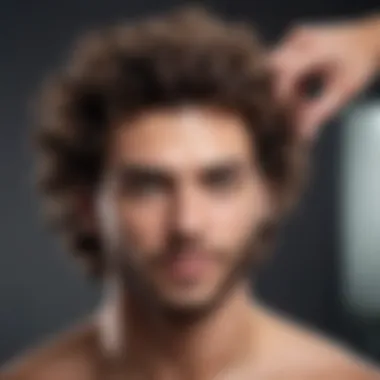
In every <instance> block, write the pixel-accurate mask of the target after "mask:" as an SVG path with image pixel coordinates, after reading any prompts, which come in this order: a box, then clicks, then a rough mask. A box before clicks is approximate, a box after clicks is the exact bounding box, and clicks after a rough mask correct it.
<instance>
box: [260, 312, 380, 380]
mask: <svg viewBox="0 0 380 380" xmlns="http://www.w3.org/2000/svg"><path fill="white" fill-rule="evenodd" d="M262 316H263V317H262V318H264V319H265V321H266V322H265V323H266V326H267V327H266V330H267V331H268V332H267V336H268V339H267V344H269V346H267V352H268V354H269V353H270V352H271V355H272V357H275V358H278V359H276V363H277V364H276V365H277V366H278V369H277V371H278V372H279V373H280V372H281V373H282V374H283V375H284V374H285V373H286V374H289V375H288V376H289V379H292V380H298V379H302V380H303V379H310V380H324V379H334V380H341V379H342V380H380V369H379V368H376V366H375V365H374V364H373V363H371V362H370V361H369V360H367V359H364V358H362V357H360V356H359V355H357V354H356V353H354V352H352V351H351V350H350V349H349V348H348V347H345V346H343V345H341V344H338V343H336V342H334V341H332V340H330V339H328V338H326V337H324V336H323V335H322V334H319V333H317V332H315V331H312V330H309V329H307V328H305V327H303V326H301V325H298V324H297V323H294V322H292V321H290V320H289V319H287V318H285V317H282V316H279V315H276V314H275V313H272V312H267V311H264V312H263V314H262ZM281 379H284V380H285V379H287V377H284V376H281Z"/></svg>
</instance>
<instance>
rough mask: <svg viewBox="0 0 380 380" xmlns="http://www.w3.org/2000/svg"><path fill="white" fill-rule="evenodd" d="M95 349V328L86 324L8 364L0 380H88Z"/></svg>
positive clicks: (90, 376)
mask: <svg viewBox="0 0 380 380" xmlns="http://www.w3.org/2000/svg"><path fill="white" fill-rule="evenodd" d="M96 348H97V339H96V328H95V325H94V324H92V323H91V322H88V323H85V324H83V325H81V326H78V327H75V328H74V329H72V330H70V331H68V332H65V333H63V334H60V335H59V336H56V337H55V339H53V340H52V341H50V342H48V343H47V344H45V345H42V346H40V347H38V348H35V349H32V350H29V351H28V352H26V353H25V354H24V355H23V356H21V357H20V358H16V359H15V360H13V361H11V363H9V364H8V365H6V366H5V367H4V369H2V370H1V371H0V380H90V379H92V377H93V376H92V373H93V372H94V369H93V368H92V367H93V363H94V360H96V359H95V357H94V356H95V355H96V353H95V351H96Z"/></svg>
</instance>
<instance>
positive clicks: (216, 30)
mask: <svg viewBox="0 0 380 380" xmlns="http://www.w3.org/2000/svg"><path fill="white" fill-rule="evenodd" d="M272 82H273V78H272V76H271V73H270V71H269V70H268V68H267V66H266V64H265V49H264V47H263V46H262V45H261V43H260V41H259V40H258V38H257V36H256V34H255V32H254V30H252V28H251V27H249V26H247V25H244V24H241V23H236V22H231V21H230V22H227V21H225V20H222V19H220V18H219V17H218V16H215V15H213V14H212V13H210V12H208V11H206V10H204V9H200V8H197V9H194V8H190V9H189V8H186V9H179V10H174V11H170V12H168V13H166V14H162V15H158V16H154V17H150V18H146V19H142V20H138V21H135V22H131V23H127V24H125V25H118V26H112V27H107V28H105V29H104V30H100V31H97V32H93V33H90V34H89V35H87V36H85V37H84V38H82V39H80V40H79V43H78V44H77V45H76V46H75V48H74V49H73V52H72V54H71V56H70V58H69V60H68V62H67V63H66V64H65V65H64V66H63V67H62V68H60V70H58V72H57V73H56V74H55V75H54V76H53V77H51V78H49V80H48V81H47V83H46V84H45V86H44V90H43V92H42V97H41V98H40V100H41V101H40V102H39V105H40V107H39V108H38V114H37V115H38V117H37V134H36V142H37V144H36V145H37V149H36V150H37V152H36V153H37V169H38V171H37V175H38V188H39V191H40V193H41V195H42V198H43V202H44V205H45V207H44V210H46V211H47V216H48V220H49V221H50V223H51V225H52V226H54V227H55V228H56V229H58V231H59V232H60V233H61V234H62V236H64V237H65V239H64V240H65V241H66V242H68V243H69V246H70V249H71V250H72V252H74V253H76V254H77V256H78V257H80V258H83V259H84V260H85V262H86V263H87V264H88V265H89V268H90V269H91V271H92V272H95V273H100V272H101V271H102V267H103V258H102V256H103V255H102V249H101V244H100V238H99V236H98V235H97V233H96V232H95V231H93V232H89V231H85V229H84V228H83V226H81V223H80V218H78V207H77V206H78V202H77V197H78V194H79V193H80V192H81V191H88V192H89V194H91V193H93V192H94V190H95V188H96V186H97V183H98V181H99V180H100V176H101V174H102V164H103V157H104V154H105V141H106V136H107V133H108V131H109V129H110V128H111V126H112V125H113V124H114V122H115V120H118V119H119V118H120V117H123V118H127V117H130V116H133V115H134V114H136V113H137V112H140V111H144V110H146V109H147V108H149V107H164V106H173V105H174V106H175V105H180V104H188V103H191V104H199V105H204V104H210V105H217V106H221V107H224V108H225V109H228V110H232V111H234V112H238V114H239V115H240V116H241V117H242V118H243V120H244V121H245V123H246V125H247V128H248V130H249V132H250V133H251V134H252V136H254V139H252V141H253V143H254V144H255V149H256V151H257V155H258V161H259V165H260V167H261V169H262V170H263V172H264V173H265V175H266V177H267V178H268V180H269V182H270V183H271V184H272V185H273V187H274V188H275V189H276V191H277V194H278V197H277V199H278V205H279V210H284V209H285V206H286V205H288V204H289V202H290V200H291V199H295V198H296V195H297V193H298V190H299V189H300V184H301V182H302V181H301V180H302V178H303V176H302V173H303V172H304V170H302V166H303V164H304V162H305V160H304V159H303V158H302V157H303V155H302V154H301V151H302V149H301V144H299V141H298V140H297V138H296V136H295V133H294V129H293V128H291V125H290V124H289V122H288V121H287V120H286V118H285V117H284V113H283V112H282V111H281V109H280V108H279V107H278V106H277V104H276V101H275V99H274V96H273V94H272Z"/></svg>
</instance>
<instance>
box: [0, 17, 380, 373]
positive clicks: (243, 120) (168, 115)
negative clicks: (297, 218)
mask: <svg viewBox="0 0 380 380" xmlns="http://www.w3.org/2000/svg"><path fill="white" fill-rule="evenodd" d="M379 51H380V49H379ZM274 61H275V59H274V58H273V62H274ZM272 75H273V72H272V69H271V68H270V67H269V65H268V61H267V56H266V54H265V51H264V50H263V49H262V48H261V47H260V45H259V43H258V42H257V39H256V38H255V37H254V36H253V34H252V31H251V30H250V29H249V28H248V29H247V28H245V27H242V26H239V25H236V24H227V23H224V22H222V21H221V20H219V19H217V18H214V17H213V16H211V15H209V14H207V13H206V12H203V11H192V10H185V11H180V12H173V13H169V14H167V15H164V16H161V17H157V18H152V19H149V20H144V21H141V22H138V23H136V24H131V25H127V26H125V27H116V28H111V29H108V30H106V31H104V32H99V33H96V34H94V35H91V36H90V37H88V38H86V39H85V40H84V41H82V44H80V45H79V46H78V47H77V49H76V50H75V51H74V55H73V57H72V58H71V60H70V61H69V63H68V64H67V66H65V67H64V68H63V69H62V70H61V71H60V72H59V73H58V75H57V76H56V77H55V79H54V80H53V81H51V82H50V83H49V84H48V85H47V90H46V92H45V95H44V96H43V99H42V103H41V104H42V110H41V118H40V121H39V128H38V136H37V141H38V154H39V161H38V162H39V170H40V178H39V179H40V182H39V184H40V189H41V191H42V194H43V197H44V200H45V203H46V206H47V207H46V210H47V211H48V216H49V218H50V220H51V222H52V223H53V225H54V226H55V227H56V228H57V229H58V230H59V231H60V232H61V233H62V235H63V236H64V237H65V241H66V242H67V243H69V246H70V248H71V249H72V250H73V252H76V253H77V255H78V257H79V258H81V259H82V260H83V262H84V263H85V266H86V268H88V269H89V270H91V273H92V274H94V275H96V276H98V278H99V279H100V280H101V281H102V282H103V284H104V289H105V297H104V304H103V305H102V307H101V309H100V311H99V313H98V314H97V315H96V316H95V317H94V318H92V319H91V320H90V321H86V322H85V323H84V324H83V325H82V326H79V327H78V328H77V329H75V330H73V331H72V332H69V333H68V334H66V335H63V336H62V337H61V338H58V339H57V340H56V341H54V342H52V343H51V344H49V345H47V346H44V347H42V348H40V349H38V350H36V351H34V352H31V353H30V355H28V356H27V357H26V359H23V360H21V361H19V362H16V363H15V364H13V365H11V366H9V367H8V368H7V369H6V371H5V372H4V373H3V375H2V377H1V379H4V380H5V379H19V380H23V379H28V380H33V379H38V380H48V379H54V380H60V379H62V380H63V379H65V380H66V379H70V380H87V379H89V380H90V379H91V380H92V379H152V378H154V379H165V380H170V379H189V380H191V379H196V380H202V379H216V380H218V379H221V380H222V379H262V380H265V379H268V380H269V379H273V380H274V379H282V380H286V379H292V380H297V379H299V380H301V379H302V380H303V379H345V380H349V379H358V380H359V379H362V380H367V379H368V380H370V379H377V378H379V374H378V373H376V371H375V369H373V368H372V367H371V366H370V365H369V364H367V363H364V362H363V361H362V360H359V359H357V358H356V357H354V356H353V355H352V354H349V353H347V352H344V350H343V349H341V348H338V347H336V346H335V345H334V344H333V343H330V342H327V341H326V340H325V339H323V338H321V337H319V336H318V335H316V334H314V333H312V332H310V331H306V330H305V329H303V328H301V327H300V326H296V325H294V324H293V323H292V322H291V321H288V320H286V319H285V318H282V317H280V316H278V315H276V314H275V313H273V312H271V311H270V310H267V309H265V308H264V307H263V306H261V305H260V304H259V303H258V302H257V301H256V300H255V299H254V297H252V295H251V294H250V291H249V288H250V287H249V274H250V272H251V269H253V270H257V269H258V268H259V265H260V261H261V260H263V259H264V258H265V255H266V254H267V251H268V248H269V247H270V243H271V242H272V241H273V238H274V235H275V232H276V228H277V226H278V222H279V220H281V218H282V216H283V215H284V213H286V212H287V211H288V210H289V207H290V206H291V204H292V203H294V200H295V199H296V198H297V195H298V194H299V191H300V189H301V188H302V182H303V172H304V167H305V162H306V156H307V149H308V148H307V147H308V146H309V145H308V144H307V143H306V141H307V139H306V138H305V136H304V135H303V134H302V133H301V131H300V130H299V128H296V127H294V125H293V124H292V123H291V121H292V120H290V115H295V113H294V111H293V112H291V107H290V104H291V103H292V102H286V105H285V103H284V102H282V103H281V104H283V105H281V106H280V102H279V101H278V100H276V99H275V98H274V95H273V89H272V87H273V79H272ZM293 106H294V104H293V103H292V107H293ZM290 112H291V113H290ZM297 125H298V124H297Z"/></svg>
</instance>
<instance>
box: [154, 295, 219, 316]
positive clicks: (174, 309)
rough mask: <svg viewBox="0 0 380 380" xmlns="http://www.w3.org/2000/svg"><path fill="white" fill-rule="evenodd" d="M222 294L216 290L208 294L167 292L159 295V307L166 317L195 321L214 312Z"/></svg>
mask: <svg viewBox="0 0 380 380" xmlns="http://www.w3.org/2000/svg"><path fill="white" fill-rule="evenodd" d="M221 298H223V295H222V294H219V293H218V292H216V291H213V292H207V293H206V294H205V293H203V294H183V293H182V292H179V293H178V294H173V293H172V294H170V295H168V294H165V295H161V296H159V297H158V307H159V308H160V309H161V310H162V313H163V315H165V317H166V318H168V319H170V320H172V321H177V322H178V323H180V322H195V321H197V320H199V319H201V318H204V317H206V316H207V315H208V314H210V313H212V312H213V310H215V308H216V307H217V306H218V304H219V302H220V300H221Z"/></svg>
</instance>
